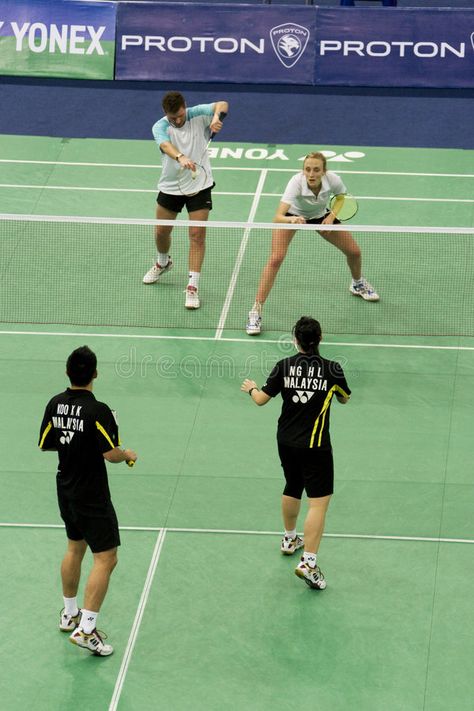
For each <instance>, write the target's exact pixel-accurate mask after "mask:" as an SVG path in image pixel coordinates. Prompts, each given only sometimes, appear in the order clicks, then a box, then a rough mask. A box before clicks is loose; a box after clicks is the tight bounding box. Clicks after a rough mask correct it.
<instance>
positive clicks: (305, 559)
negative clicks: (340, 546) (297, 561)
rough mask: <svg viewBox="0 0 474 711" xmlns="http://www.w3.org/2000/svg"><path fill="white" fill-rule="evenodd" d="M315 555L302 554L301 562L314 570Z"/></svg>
mask: <svg viewBox="0 0 474 711" xmlns="http://www.w3.org/2000/svg"><path fill="white" fill-rule="evenodd" d="M316 560H317V553H306V551H305V552H304V553H303V562H304V563H307V565H309V567H310V568H316Z"/></svg>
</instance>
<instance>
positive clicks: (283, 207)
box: [273, 202, 306, 225]
mask: <svg viewBox="0 0 474 711" xmlns="http://www.w3.org/2000/svg"><path fill="white" fill-rule="evenodd" d="M290 207H291V205H290V203H288V202H280V204H279V205H278V209H277V211H276V214H275V217H274V218H273V222H280V223H283V224H286V225H304V224H305V223H306V220H305V219H304V217H303V216H302V215H291V217H290V216H288V215H287V214H286V213H287V212H288V210H289V209H290Z"/></svg>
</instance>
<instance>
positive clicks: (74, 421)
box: [39, 388, 119, 504]
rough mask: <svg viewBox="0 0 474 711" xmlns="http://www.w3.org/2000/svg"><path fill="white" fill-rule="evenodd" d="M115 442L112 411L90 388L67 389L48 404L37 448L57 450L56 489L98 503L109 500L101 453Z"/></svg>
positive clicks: (76, 498) (115, 435) (115, 425)
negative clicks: (98, 399) (99, 400)
mask: <svg viewBox="0 0 474 711" xmlns="http://www.w3.org/2000/svg"><path fill="white" fill-rule="evenodd" d="M118 444H119V434H118V426H117V422H116V420H115V417H114V414H113V412H112V411H111V410H110V408H109V407H108V406H107V405H106V404H105V403H103V402H98V401H97V400H96V399H95V397H94V395H93V394H92V392H91V391H90V390H82V389H81V390H80V389H77V390H76V389H71V388H68V389H67V390H66V391H65V392H63V393H60V394H59V395H56V396H55V397H53V398H52V399H51V400H50V401H49V403H48V404H47V406H46V410H45V413H44V417H43V422H42V424H41V431H40V439H39V447H40V448H41V449H45V450H48V449H55V450H57V452H58V456H59V466H58V473H57V483H58V490H60V491H61V492H62V493H63V494H65V495H66V496H67V497H68V498H70V499H74V500H83V499H84V498H87V501H89V502H90V503H97V504H102V503H104V502H107V501H109V500H110V491H109V484H108V481H107V469H106V466H105V461H104V457H103V453H104V452H108V451H110V450H111V449H113V448H114V447H116V446H118Z"/></svg>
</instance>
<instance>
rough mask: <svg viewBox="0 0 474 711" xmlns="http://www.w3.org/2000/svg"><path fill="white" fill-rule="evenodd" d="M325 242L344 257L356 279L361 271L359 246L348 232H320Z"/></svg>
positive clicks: (356, 279)
mask: <svg viewBox="0 0 474 711" xmlns="http://www.w3.org/2000/svg"><path fill="white" fill-rule="evenodd" d="M319 234H320V235H321V237H323V238H324V239H325V240H326V242H330V243H331V244H333V245H334V246H335V247H337V249H339V250H340V251H341V252H342V253H343V254H344V255H345V257H346V260H347V264H348V266H349V269H350V272H351V274H352V278H353V279H354V280H355V281H358V280H359V279H360V278H361V273H362V254H361V251H360V247H359V245H358V244H357V242H356V241H355V239H354V238H353V236H352V235H351V233H350V232H320V233H319Z"/></svg>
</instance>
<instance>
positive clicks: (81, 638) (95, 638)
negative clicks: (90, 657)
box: [69, 627, 114, 657]
mask: <svg viewBox="0 0 474 711" xmlns="http://www.w3.org/2000/svg"><path fill="white" fill-rule="evenodd" d="M101 635H102V636H103V638H104V639H107V636H106V635H105V634H104V633H103V632H101V633H100V634H99V632H97V630H92V632H91V633H90V634H86V633H85V632H84V630H83V629H81V628H80V627H77V628H76V629H75V630H74V632H73V633H72V635H71V636H70V637H69V639H70V641H71V642H72V643H73V644H77V646H78V647H83V648H84V649H88V650H89V652H92V654H95V656H96V657H108V656H109V655H110V654H112V653H113V651H114V648H113V647H112V645H111V644H105V643H104V639H102V636H101Z"/></svg>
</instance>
